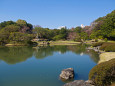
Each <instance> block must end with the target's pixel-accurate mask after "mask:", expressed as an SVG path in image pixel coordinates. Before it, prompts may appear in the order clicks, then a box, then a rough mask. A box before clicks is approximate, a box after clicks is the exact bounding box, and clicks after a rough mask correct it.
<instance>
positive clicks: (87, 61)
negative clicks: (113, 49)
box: [0, 44, 99, 86]
mask: <svg viewBox="0 0 115 86" xmlns="http://www.w3.org/2000/svg"><path fill="white" fill-rule="evenodd" d="M86 47H87V46H86V45H82V44H81V45H69V46H62V45H60V46H42V47H35V48H32V47H0V86H62V85H63V84H65V82H63V81H61V80H60V79H59V75H60V73H61V71H62V70H63V69H66V68H70V67H71V68H74V71H75V78H74V80H81V79H82V80H87V79H88V73H89V71H90V70H91V69H92V68H93V67H94V66H95V65H96V64H97V62H98V60H99V56H98V54H97V53H96V52H94V51H93V50H90V51H88V50H86Z"/></svg>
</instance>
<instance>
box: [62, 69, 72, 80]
mask: <svg viewBox="0 0 115 86" xmlns="http://www.w3.org/2000/svg"><path fill="white" fill-rule="evenodd" d="M60 78H61V79H63V80H69V79H72V78H74V70H73V68H67V69H64V70H62V71H61V74H60Z"/></svg>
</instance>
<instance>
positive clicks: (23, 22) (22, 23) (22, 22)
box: [16, 19, 27, 26]
mask: <svg viewBox="0 0 115 86" xmlns="http://www.w3.org/2000/svg"><path fill="white" fill-rule="evenodd" d="M16 23H17V24H18V25H20V26H26V25H27V22H26V21H25V20H21V19H18V20H17V21H16Z"/></svg>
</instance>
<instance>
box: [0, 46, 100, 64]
mask: <svg viewBox="0 0 115 86" xmlns="http://www.w3.org/2000/svg"><path fill="white" fill-rule="evenodd" d="M86 47H87V45H84V44H80V45H67V46H65V45H64V46H62V45H60V46H42V47H35V48H32V47H0V60H3V61H5V62H6V63H8V64H16V63H19V62H23V61H26V60H27V59H28V58H31V57H32V56H35V58H37V59H43V58H46V57H47V56H51V55H53V53H55V52H59V53H61V54H64V53H66V52H68V51H71V52H73V53H76V54H80V55H81V56H83V55H84V54H88V55H90V58H91V59H92V60H93V61H94V62H95V63H97V62H98V60H99V56H98V53H96V52H95V51H93V50H89V51H88V50H87V49H86Z"/></svg>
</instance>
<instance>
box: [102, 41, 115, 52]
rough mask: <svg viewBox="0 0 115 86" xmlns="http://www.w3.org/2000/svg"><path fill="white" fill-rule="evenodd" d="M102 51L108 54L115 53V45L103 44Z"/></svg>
mask: <svg viewBox="0 0 115 86" xmlns="http://www.w3.org/2000/svg"><path fill="white" fill-rule="evenodd" d="M100 50H104V51H106V52H115V43H109V42H106V43H103V44H102V46H101V47H100Z"/></svg>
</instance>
